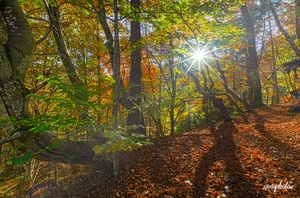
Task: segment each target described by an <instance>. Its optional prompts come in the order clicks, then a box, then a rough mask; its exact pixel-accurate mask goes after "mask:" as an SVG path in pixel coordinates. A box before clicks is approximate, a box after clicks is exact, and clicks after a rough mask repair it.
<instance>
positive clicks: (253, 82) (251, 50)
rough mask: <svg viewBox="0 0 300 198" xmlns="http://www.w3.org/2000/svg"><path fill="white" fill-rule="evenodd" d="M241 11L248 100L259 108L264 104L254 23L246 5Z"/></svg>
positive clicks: (252, 105)
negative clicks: (244, 31)
mask: <svg viewBox="0 0 300 198" xmlns="http://www.w3.org/2000/svg"><path fill="white" fill-rule="evenodd" d="M241 11H242V14H243V17H244V23H245V26H246V32H247V53H246V72H247V82H248V87H249V91H248V95H249V102H250V106H251V107H252V108H259V107H262V106H264V103H263V101H262V92H261V82H260V77H259V65H258V57H257V52H256V41H255V33H254V24H253V21H252V18H251V16H250V14H249V11H248V8H247V6H246V5H244V6H242V7H241Z"/></svg>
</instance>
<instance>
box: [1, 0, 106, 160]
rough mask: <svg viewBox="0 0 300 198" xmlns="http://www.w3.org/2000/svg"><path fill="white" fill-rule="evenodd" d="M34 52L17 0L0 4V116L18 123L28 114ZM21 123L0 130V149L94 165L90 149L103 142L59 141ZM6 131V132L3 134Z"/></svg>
mask: <svg viewBox="0 0 300 198" xmlns="http://www.w3.org/2000/svg"><path fill="white" fill-rule="evenodd" d="M34 48H35V44H34V39H33V35H32V32H31V30H30V27H29V24H28V22H27V19H26V18H25V15H24V13H23V11H22V9H21V6H20V5H19V2H18V1H17V0H1V1H0V59H1V60H0V70H1V73H0V113H1V115H0V116H1V117H9V118H12V119H14V120H16V121H22V120H24V119H27V118H29V117H30V115H29V113H28V100H29V97H28V94H29V93H32V92H33V90H34V89H33V90H28V89H26V87H25V86H24V77H25V73H26V71H27V69H28V66H29V64H30V62H31V56H32V54H33V51H34ZM20 123H21V122H14V123H10V124H9V125H6V126H7V127H5V128H4V129H2V130H1V136H5V138H3V139H1V140H0V145H2V144H4V143H7V142H10V143H12V144H13V145H15V146H16V148H18V149H19V150H20V151H22V152H26V153H31V154H32V155H33V157H35V158H38V159H42V160H49V161H55V162H66V163H94V158H95V156H94V153H93V151H92V148H93V147H94V145H96V144H101V143H104V142H105V139H103V140H99V141H94V142H78V141H77V142H75V141H69V140H61V139H59V138H57V137H56V136H55V135H54V134H52V133H51V132H38V133H34V132H32V131H31V130H30V128H31V127H32V126H24V125H21V124H20ZM5 131H7V132H5Z"/></svg>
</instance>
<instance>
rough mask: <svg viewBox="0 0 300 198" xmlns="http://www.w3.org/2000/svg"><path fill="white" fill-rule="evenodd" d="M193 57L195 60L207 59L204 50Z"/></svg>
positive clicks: (195, 53)
mask: <svg viewBox="0 0 300 198" xmlns="http://www.w3.org/2000/svg"><path fill="white" fill-rule="evenodd" d="M192 57H193V59H195V60H198V61H202V60H204V58H205V52H204V50H200V49H198V50H196V51H195V52H194V53H193V54H192Z"/></svg>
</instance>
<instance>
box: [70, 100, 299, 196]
mask: <svg viewBox="0 0 300 198" xmlns="http://www.w3.org/2000/svg"><path fill="white" fill-rule="evenodd" d="M287 108H288V106H286V105H276V106H272V107H266V108H263V109H260V110H254V111H252V112H249V113H247V114H245V115H243V116H242V117H237V118H235V119H234V120H233V121H232V122H223V123H219V124H218V125H212V126H209V127H206V128H203V129H198V130H193V131H191V132H189V133H185V134H182V135H175V136H171V137H163V138H159V139H154V140H153V145H151V146H147V147H143V148H141V149H139V150H136V151H130V152H122V153H120V156H121V157H120V175H119V177H118V178H116V179H113V178H111V179H110V181H104V182H103V183H101V184H99V185H97V186H95V188H93V189H92V190H90V191H88V192H86V194H84V197H99V196H100V195H101V197H139V198H140V197H151V198H152V197H174V198H175V197H218V198H221V197H244V198H247V197H249V198H252V197H268V198H269V197H270V198H272V197H284V198H285V197H298V196H300V187H299V184H300V165H299V164H300V163H299V162H300V144H299V142H300V124H299V119H300V115H297V116H289V115H288V114H287V113H286V110H287ZM280 182H282V183H283V184H285V183H286V182H287V183H288V185H289V186H293V188H289V189H278V190H276V192H274V189H272V188H271V187H272V185H273V186H275V185H278V184H279V183H280ZM106 183H113V184H114V185H107V184H106ZM266 186H267V187H270V188H264V187H266ZM68 195H69V197H77V196H76V194H75V193H74V194H72V196H71V195H70V191H69V194H68ZM81 196H83V195H81Z"/></svg>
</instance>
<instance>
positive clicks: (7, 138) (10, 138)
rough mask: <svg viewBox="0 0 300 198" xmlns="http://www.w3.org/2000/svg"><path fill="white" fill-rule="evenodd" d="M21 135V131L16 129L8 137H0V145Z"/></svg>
mask: <svg viewBox="0 0 300 198" xmlns="http://www.w3.org/2000/svg"><path fill="white" fill-rule="evenodd" d="M22 136H23V134H22V133H21V131H18V132H16V133H14V134H13V135H11V136H9V137H6V138H2V139H1V140H0V145H2V144H5V143H8V142H12V141H14V140H17V139H20V138H21V137H22Z"/></svg>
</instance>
